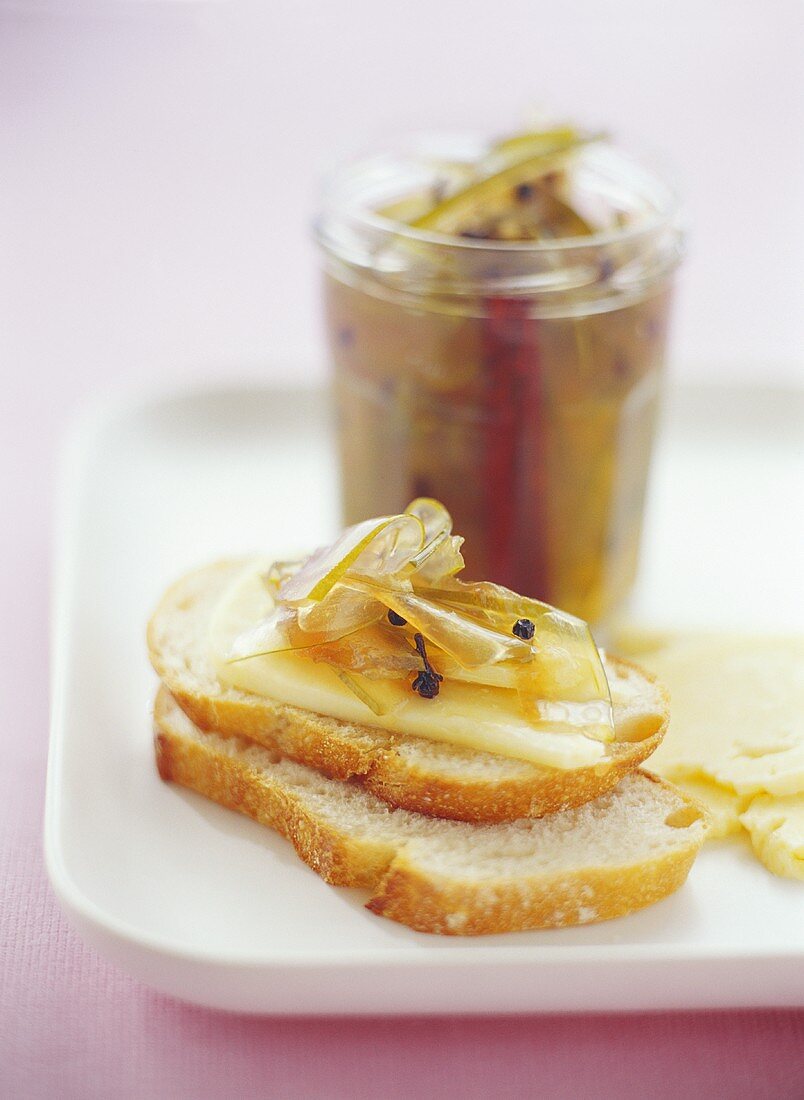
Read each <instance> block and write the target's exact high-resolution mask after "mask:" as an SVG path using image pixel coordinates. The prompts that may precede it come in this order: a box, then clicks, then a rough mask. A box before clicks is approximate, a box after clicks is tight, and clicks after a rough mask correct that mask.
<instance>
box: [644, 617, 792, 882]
mask: <svg viewBox="0 0 804 1100" xmlns="http://www.w3.org/2000/svg"><path fill="white" fill-rule="evenodd" d="M642 636H643V637H644V638H646V639H647V644H646V647H645V650H644V651H643V652H639V653H638V657H639V660H640V662H641V663H642V664H643V665H644V666H645V667H646V668H648V669H649V670H650V671H651V672H654V673H655V674H656V675H657V676H658V677H659V678H660V679H661V680H662V681H663V682H664V684H665V685H666V686H667V688H668V689H669V691H670V701H671V708H670V714H671V718H670V727H669V730H668V733H667V736H666V737H665V739H664V741H663V742H662V744H661V745H660V746H659V748H658V750H657V751H656V753H655V754H654V755H653V756H652V757H651V759H650V761H649V767H650V768H651V770H653V771H655V772H657V773H658V774H659V775H663V776H665V777H666V778H668V779H672V780H674V781H676V782H678V783H679V784H680V785H682V786H683V787H684V789H685V790H687V791H688V792H689V793H691V794H693V795H694V796H695V797H696V798H698V799H700V801H701V802H703V803H704V805H705V806H706V807H707V809H708V810H709V812H710V816H711V819H712V830H711V832H710V836H726V835H728V834H730V833H734V832H738V831H740V830H741V829H742V828H745V829H746V830H747V831H748V832H749V834H750V836H751V841H752V844H753V847H754V850H755V852H756V854H757V855H758V856H759V858H760V859H761V860H762V861H763V863H765V864H766V866H767V867H768V868H769V869H770V870H771V871H773V872H775V873H776V874H779V875H785V876H788V877H792V878H804V871H802V866H803V865H804V862H803V861H804V638H802V637H750V636H737V637H735V636H721V635H714V634H710V635H699V636H697V637H696V636H692V635H688V634H687V635H684V636H678V637H676V638H675V639H674V638H673V637H672V636H669V635H664V636H662V635H659V634H658V633H657V632H644V634H643V635H642ZM626 637H627V638H631V639H632V640H638V639H639V637H640V632H639V631H637V630H635V629H630V631H629V632H627V633H626ZM660 639H661V640H660ZM631 648H632V652H633V651H634V647H631Z"/></svg>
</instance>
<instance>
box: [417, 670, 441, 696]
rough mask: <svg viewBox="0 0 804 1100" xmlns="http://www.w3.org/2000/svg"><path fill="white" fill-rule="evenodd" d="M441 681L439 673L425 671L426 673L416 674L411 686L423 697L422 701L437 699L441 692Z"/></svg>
mask: <svg viewBox="0 0 804 1100" xmlns="http://www.w3.org/2000/svg"><path fill="white" fill-rule="evenodd" d="M440 679H441V677H440V676H439V675H438V673H436V672H428V671H427V670H426V669H425V671H424V672H417V673H416V678H415V679H414V681H413V684H412V685H411V686H412V688H413V690H414V691H417V692H418V693H419V695H421V697H422V699H435V697H436V695H438V692H439V681H440Z"/></svg>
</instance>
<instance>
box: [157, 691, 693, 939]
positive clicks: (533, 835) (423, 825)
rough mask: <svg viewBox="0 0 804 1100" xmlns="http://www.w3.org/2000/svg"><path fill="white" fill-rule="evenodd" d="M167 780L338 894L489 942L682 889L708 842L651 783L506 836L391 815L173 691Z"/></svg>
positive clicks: (165, 711) (671, 793)
mask: <svg viewBox="0 0 804 1100" xmlns="http://www.w3.org/2000/svg"><path fill="white" fill-rule="evenodd" d="M154 717H155V744H156V759H157V764H158V768H159V773H160V775H161V776H162V778H163V779H166V780H173V781H174V782H176V783H180V784H181V785H182V786H185V787H189V788H191V789H192V790H195V791H198V792H199V793H200V794H203V795H205V796H206V797H207V798H210V799H212V800H213V801H215V802H217V803H219V804H220V805H221V806H226V807H228V808H230V809H233V810H238V811H239V812H240V813H243V814H246V815H248V816H249V817H252V818H254V819H255V820H256V821H259V822H261V823H262V824H263V825H268V826H270V827H271V828H273V829H276V830H277V831H278V832H279V833H281V834H282V835H283V836H284V837H286V838H287V839H288V840H289V841H290V842H291V843H292V844H293V846H294V848H295V849H296V851H297V853H298V855H299V856H300V857H301V858H302V859H303V860H304V862H305V863H307V864H308V865H309V866H310V867H312V869H313V870H314V871H316V872H317V873H318V874H319V875H320V876H321V877H322V878H323V879H325V880H326V881H327V882H330V883H333V884H335V885H341V886H361V887H364V888H366V889H368V890H370V891H371V898H370V900H369V902H368V908H369V909H371V910H373V911H374V912H375V913H379V914H382V915H383V916H385V917H390V918H391V919H392V920H396V921H399V922H401V923H402V924H407V925H409V926H410V927H411V928H415V929H417V930H418V931H420V932H439V933H443V934H446V935H481V934H484V933H491V932H507V931H517V930H523V929H528V928H562V927H566V926H568V925H573V924H587V923H591V922H593V921H601V920H608V919H609V918H611V917H617V916H622V915H623V914H625V913H630V912H632V911H633V910H636V909H641V908H643V907H644V906H646V905H650V904H651V903H653V902H655V901H659V900H660V899H661V898H663V897H666V896H667V895H668V894H670V893H672V892H673V891H674V890H676V889H678V887H679V886H681V884H682V883H683V882H684V880H685V878H686V877H687V873H688V871H689V869H690V867H691V865H692V862H693V860H694V859H695V856H696V854H697V852H698V849H699V848H700V846H701V843H702V842H703V839H704V834H705V830H706V826H705V820H704V815H703V812H702V810H701V809H700V807H699V806H698V805H697V804H696V803H695V802H693V801H692V800H691V799H688V798H686V797H685V796H684V795H682V794H681V793H680V792H679V791H677V790H675V788H673V787H672V786H670V784H668V783H666V782H664V781H663V780H660V779H656V778H655V777H654V776H652V775H649V774H647V773H646V772H642V771H635V772H633V773H632V774H630V775H628V776H626V777H625V778H624V779H623V780H622V782H621V783H620V784H619V786H618V787H616V788H615V789H614V790H613V791H609V792H608V793H606V794H604V795H601V796H600V797H599V798H597V799H596V800H595V801H593V802H589V803H587V804H586V805H584V806H580V807H576V808H574V809H571V810H565V811H563V812H561V813H557V814H553V815H551V816H549V817H543V818H537V819H521V820H519V821H513V822H508V823H504V824H499V825H473V824H468V823H464V822H458V821H445V820H443V819H439V818H432V817H427V816H425V815H423V814H417V813H411V812H410V811H408V810H400V809H393V808H391V807H389V806H388V805H387V804H386V803H385V802H383V801H381V800H380V799H378V798H376V797H375V796H374V795H372V794H371V793H370V792H369V791H367V790H366V789H365V788H364V787H363V786H361V785H360V784H359V783H344V782H341V781H339V780H336V779H328V778H327V777H326V776H323V775H321V774H320V773H319V772H317V771H314V770H313V769H312V768H308V767H305V766H304V765H303V764H297V763H295V762H293V761H291V760H284V759H281V758H279V757H277V756H276V755H275V754H273V753H270V752H269V751H268V750H266V749H265V748H263V747H262V746H260V745H256V744H254V743H253V742H250V741H248V740H245V739H243V738H238V737H220V736H219V735H218V734H217V733H214V732H207V733H205V732H203V731H202V730H200V729H198V728H197V727H196V726H194V725H193V724H192V722H190V720H189V719H188V718H187V716H186V715H185V714H184V712H183V711H182V710H181V708H180V707H179V706H178V704H177V703H176V702H175V700H174V699H173V698H172V697H171V696H170V694H169V693H168V692H167V690H166V689H165V688H164V687H162V688H161V689H160V692H159V695H158V696H157V700H156V706H155V715H154Z"/></svg>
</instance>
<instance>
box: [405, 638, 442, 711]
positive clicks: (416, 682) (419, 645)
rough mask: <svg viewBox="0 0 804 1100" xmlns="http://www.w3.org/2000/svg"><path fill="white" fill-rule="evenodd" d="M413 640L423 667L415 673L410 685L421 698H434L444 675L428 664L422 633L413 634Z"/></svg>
mask: <svg viewBox="0 0 804 1100" xmlns="http://www.w3.org/2000/svg"><path fill="white" fill-rule="evenodd" d="M413 641H414V642H415V643H416V649H417V651H418V654H419V656H420V657H421V659H422V663H423V664H424V669H423V670H422V671H421V672H417V673H416V675H415V676H414V678H413V683H412V684H411V685H410V686H411V687H412V688H413V690H414V691H417V692H418V693H419V695H421V697H422V699H435V697H436V695H438V692H439V690H440V687H439V685H440V683H441V681H442V680H443V679H444V677H443V676H442V675H441V673H440V672H436V670H435V669H434V668H433V666H432V665H431V664H430V661H429V658H428V656H427V649H426V648H425V645H424V635H423V634H418V633H417V634H414V635H413Z"/></svg>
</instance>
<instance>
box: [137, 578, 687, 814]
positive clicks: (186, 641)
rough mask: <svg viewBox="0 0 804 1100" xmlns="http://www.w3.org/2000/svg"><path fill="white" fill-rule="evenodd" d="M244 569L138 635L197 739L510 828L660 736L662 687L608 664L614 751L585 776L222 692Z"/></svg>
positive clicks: (169, 602) (597, 780)
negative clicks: (224, 632) (214, 638)
mask: <svg viewBox="0 0 804 1100" xmlns="http://www.w3.org/2000/svg"><path fill="white" fill-rule="evenodd" d="M242 567H243V563H242V562H222V563H219V564H216V565H211V566H208V567H206V568H204V569H201V570H199V571H197V572H194V573H191V574H189V575H188V576H186V577H184V578H183V579H182V580H180V581H178V583H176V584H175V585H173V587H172V588H170V589H169V590H168V591H167V593H166V594H165V596H164V597H163V599H162V601H161V603H160V604H159V606H158V607H157V609H156V611H155V613H154V615H153V617H152V619H151V621H150V624H149V626H148V649H149V653H150V658H151V663H152V664H153V667H154V668H155V669H156V671H157V673H158V674H159V677H160V679H161V680H162V681H163V682H164V683H165V685H166V686H167V687H168V689H169V690H170V692H171V693H172V694H173V696H174V697H175V698H176V700H177V701H178V702H179V704H180V706H181V707H182V709H183V710H184V711H185V712H186V713H187V714H188V715H189V717H190V718H191V719H192V720H193V722H194V723H195V724H196V725H197V726H199V727H200V728H201V729H214V730H216V731H217V732H218V733H220V734H223V735H224V736H238V735H239V736H243V737H248V738H250V739H251V740H253V741H257V742H259V743H260V744H262V745H264V746H265V747H266V748H268V749H270V750H272V751H276V752H279V753H280V754H281V755H282V756H285V757H290V758H291V759H292V760H296V761H298V762H300V763H302V764H308V765H309V766H310V767H313V768H317V769H318V770H319V771H322V772H324V773H325V774H326V775H328V776H330V777H332V778H334V779H351V778H354V777H357V778H359V779H360V780H361V781H362V782H363V783H364V785H365V786H366V787H367V788H368V789H369V790H370V791H372V792H373V793H374V794H376V795H378V796H379V797H380V798H383V799H385V801H386V802H389V803H391V804H392V805H394V806H401V807H404V808H405V809H407V810H416V811H418V812H419V813H428V814H433V815H435V816H437V817H448V818H453V819H455V820H458V821H486V822H500V821H513V820H515V819H516V818H519V817H539V816H541V815H543V814H548V813H555V812H556V811H557V810H564V809H568V808H569V807H571V806H579V805H581V804H583V803H584V802H588V801H590V800H591V799H593V798H596V797H597V796H598V795H600V794H602V793H604V792H605V791H607V790H611V788H612V787H614V786H615V785H616V784H617V783H618V782H619V781H620V780H621V779H622V777H623V776H624V775H626V774H627V773H628V772H630V771H632V770H633V769H634V768H636V767H637V766H638V765H639V764H640V763H641V762H642V761H643V760H645V759H646V758H647V757H648V756H649V755H650V754H651V753H652V752H653V751H654V749H656V748H657V746H658V745H659V743H660V742H661V739H662V737H663V736H664V732H665V729H666V727H667V718H668V702H667V696H666V694H665V692H664V690H663V689H662V688H661V686H660V685H659V684H658V683H657V682H656V681H655V680H654V679H653V678H652V677H650V676H649V675H648V674H646V673H644V672H642V671H641V670H640V669H639V668H638V667H637V666H635V665H632V664H630V663H628V662H626V661H622V660H619V659H614V658H610V657H609V658H607V659H606V670H607V674H608V677H609V682H610V685H611V690H612V698H613V701H614V720H615V731H616V740H615V741H613V742H612V743H611V744H610V745H608V746H607V755H606V756H605V757H604V758H603V760H602V761H601V762H599V763H597V764H596V765H595V766H594V767H591V766H587V767H583V768H575V769H571V770H560V769H556V768H549V767H543V766H540V765H536V764H531V763H527V762H525V761H522V760H513V759H510V758H507V757H503V756H498V755H495V754H492V753H482V752H475V751H472V750H470V749H464V748H460V747H458V746H452V745H449V744H447V743H444V742H435V741H429V740H427V739H426V738H423V737H403V736H399V735H395V734H392V733H388V732H386V731H384V730H381V729H378V728H376V727H372V726H362V725H360V726H358V725H354V724H351V723H348V722H343V721H340V720H338V719H335V718H329V717H326V716H323V715H320V714H315V713H312V712H311V711H306V710H301V709H300V708H298V707H293V706H287V705H285V704H282V703H275V702H272V701H271V700H270V699H267V698H265V697H264V696H260V695H255V694H251V693H249V692H244V691H238V690H235V689H232V688H228V687H225V686H224V685H222V684H221V683H220V681H219V680H218V678H217V676H216V673H215V669H214V667H213V665H212V663H211V661H210V659H209V656H208V652H207V637H208V633H209V621H210V617H211V615H212V613H213V610H214V608H215V606H216V604H217V602H218V600H219V598H220V595H221V592H222V591H223V589H224V588H225V587H226V586H227V585H228V584H229V583H230V582H231V580H232V579H233V578H234V577H235V576H236V575H237V573H238V572H239V570H241V569H242Z"/></svg>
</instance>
